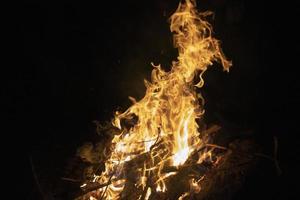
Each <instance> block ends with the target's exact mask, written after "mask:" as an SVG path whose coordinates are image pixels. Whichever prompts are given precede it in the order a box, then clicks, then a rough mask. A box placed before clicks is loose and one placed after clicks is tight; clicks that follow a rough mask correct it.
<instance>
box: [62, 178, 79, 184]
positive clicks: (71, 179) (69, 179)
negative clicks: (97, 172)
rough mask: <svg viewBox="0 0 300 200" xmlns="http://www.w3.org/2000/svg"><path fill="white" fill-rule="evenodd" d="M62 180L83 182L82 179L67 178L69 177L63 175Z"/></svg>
mask: <svg viewBox="0 0 300 200" xmlns="http://www.w3.org/2000/svg"><path fill="white" fill-rule="evenodd" d="M61 180H64V181H70V182H73V183H81V182H82V180H78V179H73V178H67V177H61Z"/></svg>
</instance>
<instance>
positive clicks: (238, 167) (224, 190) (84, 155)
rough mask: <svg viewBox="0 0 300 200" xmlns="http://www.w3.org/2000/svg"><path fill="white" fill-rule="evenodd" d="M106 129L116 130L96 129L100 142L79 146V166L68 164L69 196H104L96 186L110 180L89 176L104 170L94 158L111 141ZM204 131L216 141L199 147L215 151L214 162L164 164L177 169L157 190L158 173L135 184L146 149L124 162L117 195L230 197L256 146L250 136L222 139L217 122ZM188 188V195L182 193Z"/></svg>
mask: <svg viewBox="0 0 300 200" xmlns="http://www.w3.org/2000/svg"><path fill="white" fill-rule="evenodd" d="M99 130H100V129H99ZM103 130H104V131H103ZM108 131H110V132H111V131H116V130H115V129H114V130H111V128H103V127H102V130H101V131H100V132H101V133H100V132H99V133H100V134H102V136H104V140H102V143H101V142H100V143H99V144H98V145H94V146H93V145H92V144H85V145H83V146H82V147H81V148H79V150H78V154H77V155H76V156H75V157H76V160H77V162H78V161H79V163H80V164H79V165H81V166H80V167H78V164H77V165H75V166H73V167H74V168H73V169H71V168H70V167H69V169H68V170H67V173H66V176H65V177H63V178H62V181H64V182H65V184H69V185H73V186H72V188H73V189H72V190H70V191H69V192H68V198H70V199H76V200H85V199H90V197H91V196H92V197H94V198H95V199H104V198H103V194H102V192H99V191H100V190H99V189H105V187H107V186H108V185H109V184H110V181H108V182H107V183H106V184H99V183H97V182H93V181H92V178H93V175H94V174H100V173H101V171H102V170H104V164H103V163H101V159H104V157H101V156H98V158H97V156H96V155H103V152H102V153H100V152H99V151H103V150H104V151H105V145H110V143H109V141H110V140H109V135H108V134H105V132H106V133H107V132H108ZM103 132H104V134H103ZM205 134H210V135H213V138H215V140H216V141H218V144H207V146H205V147H203V148H201V149H199V151H205V150H207V149H211V148H213V149H214V150H213V152H214V154H215V155H217V156H215V157H214V159H218V160H214V162H210V161H209V160H208V161H207V162H203V163H201V164H197V163H196V162H195V161H194V160H193V155H191V156H190V157H189V159H188V160H187V161H186V163H185V164H184V165H182V166H180V167H172V166H168V167H167V166H166V167H165V168H164V169H163V171H164V172H176V174H175V175H173V176H170V177H168V178H167V179H166V187H167V188H168V190H167V191H166V192H156V191H155V188H154V182H155V181H156V179H157V177H156V176H154V175H153V176H151V175H150V177H148V180H147V187H145V188H144V189H141V188H137V187H136V186H135V183H136V181H137V177H138V176H139V175H140V174H139V170H138V169H139V167H138V166H140V165H143V164H145V163H147V161H149V160H150V158H149V155H147V154H145V153H144V154H141V155H138V156H137V157H136V158H135V159H133V160H130V161H129V162H128V163H126V164H125V165H124V168H123V176H124V177H125V178H126V183H125V187H124V190H123V191H122V193H121V196H120V199H139V198H140V199H231V198H232V196H233V195H234V194H235V193H236V192H237V191H238V190H239V189H240V188H241V187H242V185H243V181H244V178H245V177H246V175H247V173H249V172H251V169H253V168H254V167H255V165H256V164H257V161H258V160H259V159H260V157H259V156H257V155H259V149H258V147H257V145H256V144H255V142H254V141H253V140H252V139H251V137H247V138H245V139H233V140H231V141H228V139H224V138H225V137H224V134H225V133H224V130H223V129H221V128H220V127H219V126H217V125H213V126H211V127H210V128H208V129H207V130H206V132H205ZM222 135H223V136H222ZM103 141H105V142H103ZM73 161H74V160H73ZM70 164H72V163H70ZM79 169H81V170H79ZM76 176H77V177H76ZM191 177H193V178H195V179H194V180H199V185H201V188H196V187H192V183H191V181H190V180H191ZM83 184H84V185H83ZM82 186H84V187H82ZM148 188H151V191H152V193H151V195H150V196H149V195H148V196H147V190H148ZM102 191H103V190H102ZM187 192H188V193H189V195H186V196H184V194H187Z"/></svg>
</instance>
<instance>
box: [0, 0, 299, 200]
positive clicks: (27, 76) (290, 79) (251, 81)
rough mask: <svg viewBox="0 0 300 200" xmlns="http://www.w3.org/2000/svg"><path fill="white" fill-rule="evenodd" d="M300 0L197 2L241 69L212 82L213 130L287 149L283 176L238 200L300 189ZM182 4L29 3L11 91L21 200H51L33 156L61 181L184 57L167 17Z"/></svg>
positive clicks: (261, 181)
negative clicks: (71, 161) (148, 85)
mask: <svg viewBox="0 0 300 200" xmlns="http://www.w3.org/2000/svg"><path fill="white" fill-rule="evenodd" d="M295 4H296V3H293V4H292V3H291V2H288V1H276V2H274V1H266V2H263V1H245V0H210V1H209V0H202V1H198V8H199V9H200V10H211V11H214V12H215V17H214V20H212V21H211V23H212V24H213V26H214V31H215V36H216V37H217V38H218V39H220V40H221V41H222V47H223V50H224V52H225V54H226V55H227V57H228V58H229V59H230V60H232V61H233V67H232V70H231V71H230V73H229V74H227V73H224V72H222V70H221V67H220V66H219V65H218V64H216V65H214V67H212V68H211V70H208V72H207V74H206V76H205V79H206V85H205V87H204V89H203V94H204V96H205V98H206V100H207V102H206V110H207V112H206V113H207V118H206V120H207V123H213V122H215V123H219V124H221V125H222V124H223V123H224V124H225V123H226V124H227V125H228V124H229V126H232V127H238V129H239V130H251V131H252V132H254V133H255V138H256V140H257V143H258V144H260V145H261V146H262V148H263V150H264V152H265V153H266V154H272V145H273V144H272V139H273V136H276V137H277V138H278V142H279V162H280V166H281V168H282V170H283V174H282V175H281V176H277V175H276V171H275V170H274V168H272V167H269V166H268V167H267V168H266V169H265V170H262V171H261V172H258V173H257V174H254V175H253V177H251V178H249V179H247V182H246V183H245V186H244V188H243V189H242V191H241V192H240V193H239V194H238V195H237V197H236V199H253V198H255V199H290V198H292V196H293V195H295V194H296V192H297V189H296V186H297V183H296V182H295V181H294V180H293V179H294V178H293V177H294V176H295V175H296V174H297V171H298V167H297V161H298V157H299V156H298V153H299V150H297V147H299V146H297V145H298V144H299V143H298V142H297V140H298V138H299V137H298V136H297V125H298V124H297V123H298V117H297V114H298V112H297V104H298V102H299V97H298V91H299V87H298V86H299V84H298V83H297V82H298V80H297V79H298V76H297V75H298V74H297V73H296V71H297V68H298V63H297V59H298V57H299V56H298V55H297V42H298V41H299V39H298V38H299V36H298V34H297V31H296V29H297V28H298V27H297V24H298V23H296V21H297V12H296V11H297V8H299V6H298V5H295ZM177 5H178V2H177V1H168V0H152V1H136V0H132V1H129V0H127V1H112V2H108V1H106V2H102V1H98V3H93V4H89V3H87V2H85V1H82V2H77V1H70V2H67V1H60V2H53V1H26V2H25V3H24V4H22V5H21V6H20V10H18V14H17V15H16V19H17V21H18V24H20V26H19V32H20V33H21V34H20V36H19V38H21V44H22V46H23V49H22V51H21V53H22V55H23V56H24V59H23V57H21V58H22V59H17V60H18V62H20V63H18V64H17V65H16V66H14V67H12V68H11V69H9V73H10V75H12V76H9V78H8V80H7V82H6V83H7V85H8V87H7V88H8V89H7V90H6V91H5V92H6V93H7V94H8V95H7V96H8V98H7V100H8V106H6V107H7V108H8V110H9V115H8V116H9V119H10V121H11V122H12V123H11V125H10V129H11V130H14V131H15V133H14V134H11V135H10V136H12V141H13V147H11V148H17V149H18V151H17V152H18V153H17V155H15V156H13V157H12V158H10V159H12V160H14V161H15V162H16V163H21V166H20V165H17V169H18V173H19V174H23V175H21V177H22V178H21V180H19V181H14V182H15V183H17V185H18V187H21V188H22V191H24V192H23V193H22V194H21V195H22V197H24V198H22V199H41V196H40V194H39V192H38V189H37V186H36V183H35V181H34V177H33V173H32V169H31V164H30V158H32V162H33V163H34V166H36V168H37V169H36V170H37V171H38V174H43V173H44V174H47V175H48V176H51V177H52V178H53V180H55V179H57V178H58V179H59V177H60V176H62V174H61V173H62V172H61V171H62V169H61V168H62V167H63V166H64V164H65V162H66V159H67V158H68V157H70V156H71V155H73V154H75V152H76V149H77V148H78V146H80V145H81V144H83V142H85V141H90V140H92V139H93V138H94V137H95V134H96V133H95V126H94V124H93V120H99V121H105V120H110V119H111V118H112V116H113V112H114V111H115V110H117V109H121V110H124V109H125V108H126V107H128V106H129V105H130V101H129V100H128V98H127V97H128V96H129V95H130V96H134V97H137V99H139V98H141V97H143V95H144V91H145V88H144V86H143V79H144V78H146V79H148V80H149V75H150V72H151V70H152V67H151V65H150V63H151V62H154V63H155V64H158V63H161V64H162V66H163V67H165V69H168V67H169V66H170V63H171V61H172V60H174V59H176V55H177V54H176V53H177V52H176V49H174V48H173V46H172V35H171V33H170V32H169V23H168V17H169V16H170V15H171V14H172V13H173V12H174V11H175V9H176V8H177ZM11 114H12V115H11ZM19 149H20V150H19ZM45 166H47V167H45ZM270 166H271V165H270ZM49 169H51V172H49ZM43 170H44V171H43ZM46 177H47V176H46ZM41 179H42V177H41ZM49 182H51V181H49Z"/></svg>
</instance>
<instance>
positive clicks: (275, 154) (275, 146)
mask: <svg viewBox="0 0 300 200" xmlns="http://www.w3.org/2000/svg"><path fill="white" fill-rule="evenodd" d="M273 140H274V162H275V166H276V170H277V174H278V175H281V173H282V171H281V169H280V166H279V162H278V140H277V137H276V136H274V137H273Z"/></svg>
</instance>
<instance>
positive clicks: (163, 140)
mask: <svg viewBox="0 0 300 200" xmlns="http://www.w3.org/2000/svg"><path fill="white" fill-rule="evenodd" d="M195 7H196V3H195V1H194V0H186V1H185V3H182V4H181V3H180V4H179V6H178V8H177V10H176V12H175V13H174V14H173V15H172V16H171V18H170V22H171V26H170V29H171V32H173V34H174V38H173V40H174V46H175V47H176V48H178V52H179V56H178V58H177V59H178V60H177V61H174V62H173V63H172V68H171V70H170V71H168V72H166V71H164V70H163V69H162V68H161V67H160V65H158V66H154V65H153V67H154V69H153V71H152V75H151V82H148V81H145V86H146V94H145V96H144V98H143V99H141V100H140V101H136V100H135V99H133V98H131V100H132V101H133V102H134V104H133V105H132V106H131V107H129V108H128V109H127V110H126V111H125V112H123V113H119V112H116V115H115V118H114V120H113V125H114V126H116V127H118V128H119V129H120V130H121V134H120V135H116V136H115V137H114V138H113V140H112V144H113V145H112V149H111V150H112V153H111V155H110V157H109V159H108V160H107V161H106V163H105V171H104V172H103V173H102V174H101V175H100V176H96V177H95V180H94V181H98V182H99V183H101V184H104V183H107V182H109V183H110V184H109V185H108V186H107V187H106V188H105V189H100V191H99V192H101V193H102V194H103V198H105V199H117V198H119V196H120V194H121V192H122V191H123V189H124V186H125V182H126V174H124V168H125V167H126V163H128V162H130V161H132V160H134V159H135V158H136V157H137V156H140V155H143V154H145V155H148V156H149V158H150V161H149V160H147V162H144V164H143V165H142V166H141V167H140V168H139V172H140V174H139V177H138V180H137V182H136V187H138V188H139V187H141V188H143V189H144V188H146V187H147V186H146V182H147V179H148V178H149V175H150V174H151V177H152V179H155V180H156V181H155V187H156V191H159V192H164V191H166V190H167V189H168V188H166V184H165V180H166V179H167V178H168V177H169V176H173V175H174V174H176V172H169V173H166V172H164V171H163V169H164V167H166V166H173V167H177V168H178V167H180V166H181V165H184V164H185V162H186V161H187V159H188V158H189V156H190V155H191V153H192V152H195V151H196V150H197V149H199V147H202V146H203V145H204V142H205V141H204V139H203V138H201V137H200V133H199V127H198V124H197V122H196V120H197V119H198V118H200V117H201V116H202V115H203V113H204V110H203V107H202V103H203V98H202V97H201V95H200V94H197V93H196V87H198V88H201V87H202V86H203V84H204V80H203V79H202V75H203V73H204V72H205V71H206V70H207V68H208V67H209V66H212V64H213V61H218V62H220V63H221V64H222V65H223V69H224V70H225V71H229V67H230V66H231V63H230V62H229V61H228V60H227V59H226V58H225V56H224V54H223V53H222V51H221V48H220V44H219V41H218V40H216V39H215V38H213V37H212V36H211V33H212V27H211V25H210V24H209V23H208V22H207V21H205V17H207V16H208V15H211V14H212V13H211V12H204V13H199V12H198V11H197V10H196V9H195ZM196 76H199V77H200V81H199V82H198V83H196V84H195V83H194V79H195V77H196ZM199 99H200V100H201V101H200V102H199ZM134 117H136V118H137V119H138V120H137V122H136V123H135V125H134V126H133V127H131V128H128V127H127V128H126V127H123V126H122V125H121V124H122V123H121V122H122V120H133V118H134ZM204 157H205V155H204ZM199 159H203V155H199ZM153 177H154V178H153ZM146 189H147V188H146ZM150 194H151V188H148V189H147V195H148V196H149V195H150Z"/></svg>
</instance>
